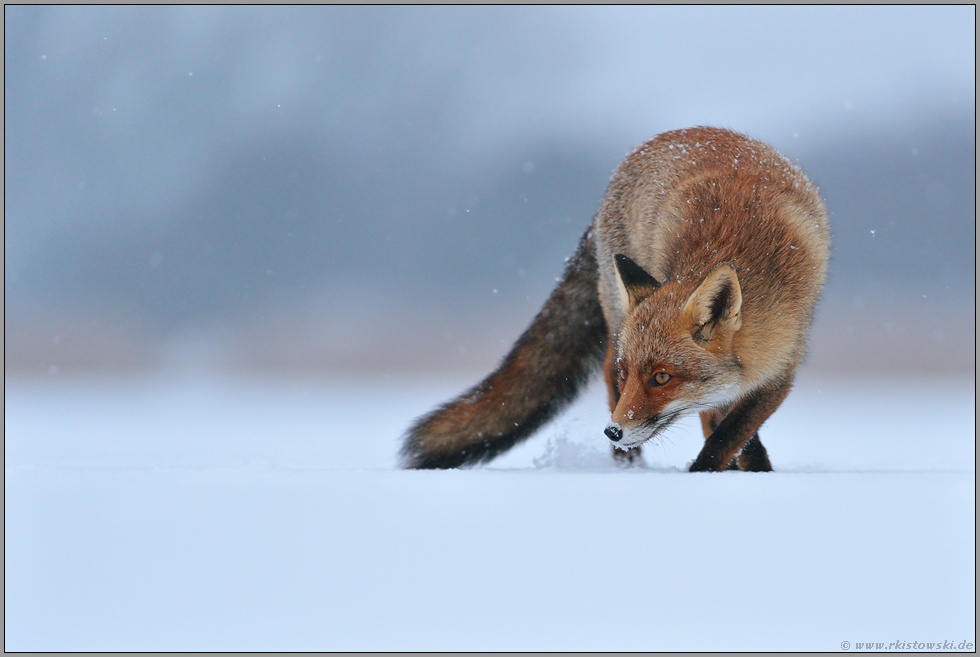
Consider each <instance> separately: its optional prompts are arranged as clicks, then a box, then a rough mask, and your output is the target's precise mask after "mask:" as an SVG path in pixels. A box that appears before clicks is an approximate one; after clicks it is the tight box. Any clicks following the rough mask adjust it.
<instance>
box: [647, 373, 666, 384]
mask: <svg viewBox="0 0 980 657" xmlns="http://www.w3.org/2000/svg"><path fill="white" fill-rule="evenodd" d="M670 379H671V376H670V375H669V374H667V373H666V372H657V373H656V374H654V375H653V378H651V379H650V385H651V386H662V385H663V384H665V383H667V382H668V381H670Z"/></svg>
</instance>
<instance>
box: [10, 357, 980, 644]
mask: <svg viewBox="0 0 980 657" xmlns="http://www.w3.org/2000/svg"><path fill="white" fill-rule="evenodd" d="M475 379H476V377H475V376H474V377H465V378H458V377H457V378H441V379H440V378H424V377H407V376H401V377H395V376H393V377H390V378H380V377H369V376H363V377H356V376H343V377H337V378H332V379H312V378H311V379H308V380H297V379H282V380H278V379H274V378H269V379H233V378H223V377H217V376H213V377H177V376H174V377H158V378H154V379H117V380H88V379H85V380H83V379H72V378H66V377H54V378H52V379H51V380H47V381H30V380H18V379H10V378H8V379H7V381H6V385H5V394H4V401H5V409H4V429H5V449H4V475H5V482H4V493H5V501H4V511H5V516H4V530H5V533H4V548H5V554H4V574H5V578H4V602H5V609H4V620H5V630H4V632H5V648H6V650H477V649H482V650H671V649H679V650H694V649H737V650H838V649H840V648H841V645H842V642H844V641H848V642H850V646H851V651H855V650H857V649H858V648H857V644H858V643H863V642H885V643H886V645H887V644H888V643H890V642H895V641H906V642H912V641H922V642H925V641H937V642H942V641H952V642H954V643H955V644H959V643H960V642H961V641H964V640H965V641H969V642H971V643H972V644H973V645H974V646H975V645H976V638H975V629H976V622H975V612H976V602H975V592H976V583H975V581H976V580H975V576H976V568H975V555H976V552H975V549H976V533H975V531H976V521H975V510H976V503H975V500H976V497H975V495H976V484H975V465H974V464H975V456H976V449H975V429H976V421H975V411H976V403H975V398H974V393H975V380H974V379H973V378H965V379H950V378H929V377H923V376H920V375H917V374H916V373H914V372H913V373H909V375H908V376H907V377H904V378H900V379H866V380H854V379H844V380H838V379H835V378H833V377H827V376H823V377H817V376H813V375H811V376H807V375H805V374H804V375H803V376H802V377H801V379H800V381H799V383H798V385H797V387H796V389H795V391H794V392H793V393H792V394H791V395H790V397H789V399H788V400H787V402H786V403H785V404H784V405H783V407H782V408H781V409H780V410H779V411H778V412H777V413H776V415H775V416H774V417H773V418H772V419H771V420H770V421H769V422H768V423H767V424H766V425H765V426H764V427H763V430H762V432H761V436H762V439H763V443H764V444H765V445H766V447H767V448H768V450H769V454H770V457H771V459H772V462H773V464H774V466H775V468H776V470H777V471H776V472H775V473H771V474H749V473H739V472H726V473H721V474H689V473H686V472H684V471H683V469H684V466H685V464H686V463H689V462H690V461H691V460H693V459H694V457H695V456H696V455H697V452H698V449H699V447H700V442H701V439H700V437H699V428H698V426H697V422H696V419H692V420H691V421H689V422H687V423H685V424H682V425H680V426H679V427H677V428H676V429H674V430H673V431H672V433H671V434H670V436H669V437H668V439H667V441H665V442H664V443H663V444H661V445H658V446H652V447H651V446H647V447H646V448H645V450H646V451H645V460H646V467H643V468H634V469H631V470H621V469H619V468H617V467H615V466H614V465H613V464H612V461H611V457H610V455H609V453H608V452H609V446H608V441H607V440H606V439H605V437H604V436H603V435H602V429H603V427H604V426H605V422H606V415H605V412H604V402H603V392H602V390H601V389H599V387H598V386H593V387H592V388H591V389H590V391H589V393H588V394H587V395H585V396H584V397H583V398H582V399H581V400H580V401H579V402H578V403H576V405H575V406H573V407H572V409H570V411H569V412H568V413H566V414H565V415H563V416H562V417H561V418H560V419H559V420H557V421H556V422H554V423H553V424H552V425H550V426H549V427H547V428H546V429H545V430H543V431H542V432H541V433H539V434H538V435H537V436H535V437H533V438H532V439H531V440H529V441H528V442H527V443H525V444H524V445H521V446H519V447H518V448H516V449H515V450H513V451H512V452H511V453H509V454H507V455H505V456H504V457H502V458H500V459H498V460H497V461H494V462H493V463H492V464H490V465H489V466H486V467H483V468H478V469H473V470H460V471H446V472H405V471H400V470H397V469H396V468H395V455H396V452H397V448H398V445H399V439H400V435H401V432H402V431H403V430H404V429H405V427H406V426H407V425H408V423H409V422H410V421H411V419H412V418H413V417H414V416H416V415H418V414H420V413H422V412H425V411H427V410H429V408H431V407H432V406H433V405H434V404H436V403H438V402H440V401H443V400H445V399H446V398H448V397H449V396H452V395H455V394H456V393H458V392H460V391H461V390H462V388H464V387H466V386H468V385H470V384H471V383H473V382H475Z"/></svg>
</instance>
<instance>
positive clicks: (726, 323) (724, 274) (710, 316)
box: [684, 262, 742, 342]
mask: <svg viewBox="0 0 980 657" xmlns="http://www.w3.org/2000/svg"><path fill="white" fill-rule="evenodd" d="M684 316H685V317H687V319H688V321H689V322H690V325H691V333H692V334H693V336H694V339H695V340H698V341H701V342H708V341H710V340H712V339H714V338H715V337H718V336H719V335H729V336H730V335H731V334H733V333H735V331H737V330H739V329H740V328H742V288H741V287H740V286H739V284H738V276H737V275H736V274H735V268H734V267H732V266H731V265H730V264H728V263H727V262H725V263H722V264H720V265H718V266H717V267H715V268H714V269H713V270H712V271H711V273H710V274H708V276H707V277H706V278H705V279H704V281H702V283H701V285H699V286H698V289H696V290H694V292H692V293H691V296H690V297H688V299H687V303H686V304H685V305H684Z"/></svg>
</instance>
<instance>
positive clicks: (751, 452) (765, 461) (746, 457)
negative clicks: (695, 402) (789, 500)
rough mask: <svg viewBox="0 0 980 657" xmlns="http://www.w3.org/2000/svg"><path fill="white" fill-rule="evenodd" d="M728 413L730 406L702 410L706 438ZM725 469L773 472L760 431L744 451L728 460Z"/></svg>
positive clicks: (743, 448) (746, 445)
mask: <svg viewBox="0 0 980 657" xmlns="http://www.w3.org/2000/svg"><path fill="white" fill-rule="evenodd" d="M726 413H728V408H724V409H711V410H710V411H701V413H699V416H700V417H701V430H702V431H703V432H704V438H705V440H707V439H708V438H710V437H711V434H713V433H714V432H715V429H717V428H718V425H719V424H721V421H722V420H723V419H725V414H726ZM725 469H726V470H745V471H747V472H772V463H770V462H769V454H768V453H767V452H766V448H765V446H764V445H763V444H762V440H761V439H760V438H759V432H758V431H756V432H755V433H754V434H752V437H751V438H749V441H748V442H747V443H745V446H744V447H742V451H740V452H739V453H738V455H737V456H736V457H735V458H733V459H732V460H731V461H729V462H728V466H727V467H726V468H725Z"/></svg>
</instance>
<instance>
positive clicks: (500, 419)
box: [401, 228, 607, 468]
mask: <svg viewBox="0 0 980 657" xmlns="http://www.w3.org/2000/svg"><path fill="white" fill-rule="evenodd" d="M598 283H599V268H598V264H597V261H596V250H595V242H594V240H593V238H592V230H591V228H590V229H589V230H588V231H586V233H585V235H584V236H583V237H582V240H581V241H580V242H579V245H578V248H577V249H576V251H575V255H574V256H572V258H571V259H570V260H569V261H568V264H567V265H566V266H565V272H564V274H563V275H562V278H561V280H560V282H559V283H558V287H556V288H555V290H554V291H553V292H552V293H551V296H550V297H548V301H547V302H546V303H545V305H544V307H543V308H542V309H541V311H540V312H539V313H538V314H537V316H536V317H535V318H534V321H533V322H531V325H530V326H529V327H528V328H527V330H525V331H524V333H523V334H522V335H521V337H520V338H518V340H517V342H516V343H514V346H513V347H512V348H511V350H510V353H509V354H507V356H506V357H505V358H504V360H503V362H502V363H501V364H500V366H499V367H498V368H497V369H496V370H494V371H493V372H492V373H491V374H490V375H489V376H487V378H485V379H484V380H483V381H481V382H480V383H478V384H477V385H475V386H474V387H472V388H470V389H469V390H467V391H466V392H464V393H463V394H462V395H460V396H459V397H457V398H456V399H453V400H451V401H449V402H447V403H446V404H443V405H442V406H440V407H439V408H437V409H435V410H434V411H432V412H431V413H429V414H427V415H424V416H422V417H420V418H419V419H418V420H417V421H416V422H415V424H414V425H413V426H412V427H411V428H409V430H408V432H407V433H406V435H405V439H404V441H405V442H404V444H403V445H402V449H401V463H402V466H403V467H405V468H455V467H459V466H464V465H473V464H476V463H482V462H484V461H489V460H490V459H492V458H494V457H495V456H497V455H498V454H501V453H502V452H505V451H507V450H508V449H510V448H511V447H513V446H514V445H516V444H517V443H519V442H521V441H523V440H525V439H526V438H528V437H529V436H530V435H531V434H532V433H534V431H536V430H537V429H538V428H540V427H541V426H542V425H543V424H545V423H546V422H547V421H548V420H550V419H551V418H553V417H554V416H555V415H556V414H557V413H558V412H559V411H561V410H562V409H563V408H564V407H565V406H567V405H568V404H569V403H571V402H572V401H573V400H574V399H575V397H576V396H577V395H578V393H579V392H580V390H581V389H582V387H583V386H584V385H585V383H586V382H587V381H588V379H589V375H590V374H591V373H592V371H593V370H595V369H597V368H598V366H599V365H600V364H601V363H602V358H603V356H604V355H605V349H606V344H605V343H606V340H607V335H606V322H605V319H604V318H603V315H602V308H601V307H600V305H599V295H598Z"/></svg>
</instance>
